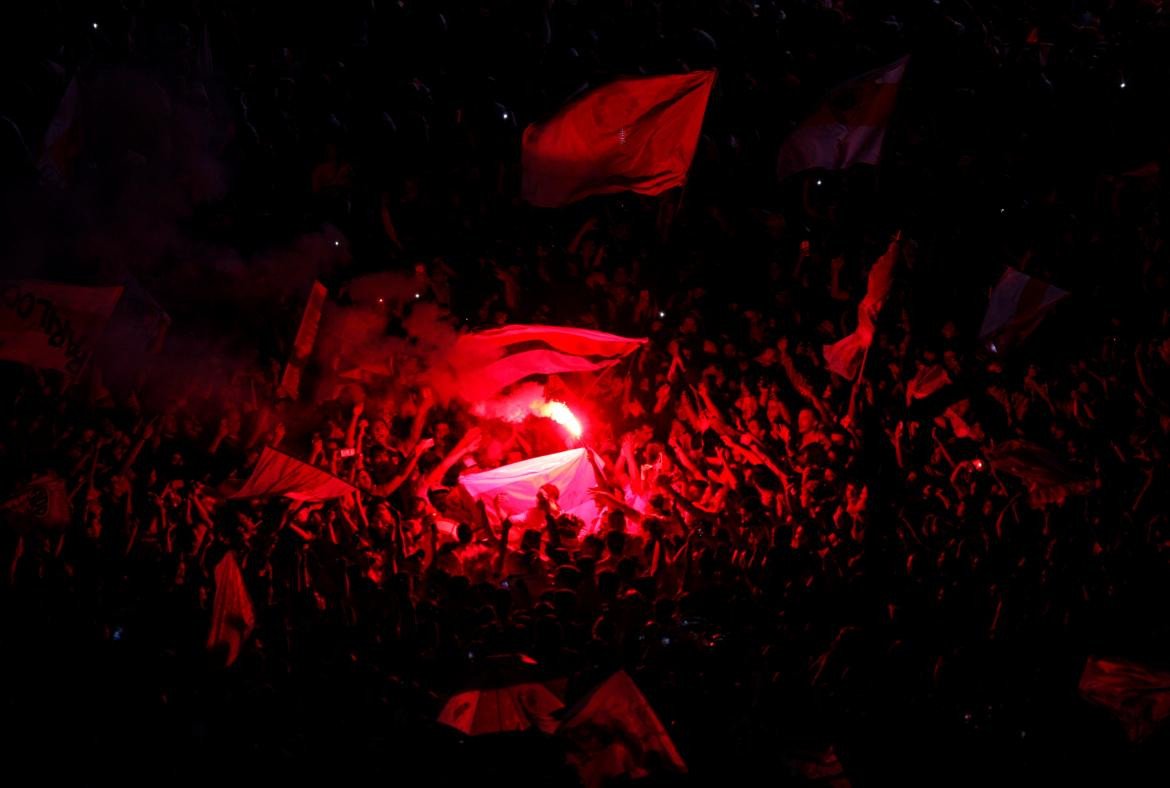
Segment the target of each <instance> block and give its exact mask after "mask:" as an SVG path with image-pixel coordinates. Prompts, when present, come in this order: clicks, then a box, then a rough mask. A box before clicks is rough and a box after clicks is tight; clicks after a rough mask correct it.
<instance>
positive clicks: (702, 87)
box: [521, 71, 715, 208]
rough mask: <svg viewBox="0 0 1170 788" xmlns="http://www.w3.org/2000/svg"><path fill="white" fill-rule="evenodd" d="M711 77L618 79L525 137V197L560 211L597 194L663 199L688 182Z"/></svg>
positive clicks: (704, 73) (531, 128) (702, 73)
mask: <svg viewBox="0 0 1170 788" xmlns="http://www.w3.org/2000/svg"><path fill="white" fill-rule="evenodd" d="M714 83H715V72H714V71H694V72H692V73H690V74H678V75H673V76H665V77H637V78H631V79H619V80H616V81H614V82H611V83H609V84H608V85H603V86H602V87H599V88H597V89H596V90H592V91H590V92H588V93H586V94H585V95H584V96H582V97H581V98H580V99H578V100H576V101H574V102H573V103H571V104H570V105H569V106H567V107H566V108H564V109H563V110H561V111H560V112H559V113H557V114H556V115H555V116H553V117H552V118H550V119H549V120H547V121H545V122H543V123H534V124H532V125H531V126H529V127H528V128H526V129H525V130H524V138H523V142H522V150H521V169H522V184H521V193H522V195H523V197H524V199H525V200H527V201H528V202H530V203H532V204H533V205H538V206H541V207H544V208H556V207H559V206H562V205H567V204H569V203H571V202H574V201H576V200H580V199H582V198H584V197H588V196H590V195H593V194H612V193H614V192H623V191H632V192H637V193H639V194H651V195H653V194H661V193H662V192H664V191H666V190H667V189H670V188H672V187H674V186H679V185H680V184H682V182H683V181H684V180H685V179H686V175H687V170H688V169H690V166H691V160H692V159H693V158H694V156H695V147H696V146H697V144H698V141H699V130H700V128H701V127H702V125H703V114H704V112H705V111H706V107H707V97H708V95H709V94H710V92H711V86H712V85H713V84H714Z"/></svg>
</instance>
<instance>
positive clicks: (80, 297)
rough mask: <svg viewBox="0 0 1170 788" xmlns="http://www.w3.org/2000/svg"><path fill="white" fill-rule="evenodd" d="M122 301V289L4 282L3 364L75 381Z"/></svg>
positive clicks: (0, 302) (0, 304)
mask: <svg viewBox="0 0 1170 788" xmlns="http://www.w3.org/2000/svg"><path fill="white" fill-rule="evenodd" d="M121 295H122V288H121V287H83V286H81V285H64V284H60V283H58V282H42V281H37V280H33V279H22V280H16V281H13V280H9V281H6V282H0V359H5V360H8V361H19V362H20V363H22V364H28V365H30V366H33V367H45V368H48V369H59V370H62V371H64V372H68V373H69V374H71V375H76V374H77V373H79V372H81V369H82V367H84V366H85V362H86V360H87V359H88V358H89V356H90V353H91V352H92V350H93V346H94V341H95V340H96V338H97V335H98V334H99V333H100V332H101V330H102V328H103V327H104V326H105V324H106V321H107V320H109V319H110V315H111V314H112V313H113V311H114V307H115V306H116V305H117V303H118V299H119V298H120V297H121Z"/></svg>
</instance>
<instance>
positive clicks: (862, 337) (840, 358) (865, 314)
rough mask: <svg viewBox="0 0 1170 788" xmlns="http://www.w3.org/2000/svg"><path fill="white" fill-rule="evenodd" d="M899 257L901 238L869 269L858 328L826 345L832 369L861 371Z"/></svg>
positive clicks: (851, 373)
mask: <svg viewBox="0 0 1170 788" xmlns="http://www.w3.org/2000/svg"><path fill="white" fill-rule="evenodd" d="M897 261H898V241H897V240H894V241H890V245H889V246H888V247H887V248H886V252H885V254H883V255H882V256H881V257H879V258H878V259H877V262H876V263H874V264H873V267H872V268H870V269H869V282H868V284H867V286H866V291H865V297H864V298H863V299H861V303H860V304H859V305H858V307H857V330H855V331H854V332H853V333H852V334H849V335H848V336H845V337H843V338H841V339H839V340H837V341H836V342H834V343H833V344H831V345H825V349H824V352H825V363H826V364H827V365H828V367H829V369H830V370H832V371H833V372H836V373H837V374H838V375H840V376H842V377H846V378H855V377H857V375H858V373H859V372H860V371H861V361H862V359H863V358H864V357H865V351H866V350H867V349H868V348H869V346H870V345H871V344H872V343H873V334H874V330H875V328H876V327H877V318H878V313H879V312H880V311H881V308H882V304H884V303H885V301H886V298H887V297H888V296H889V294H890V288H891V287H892V286H893V284H894V264H895V263H896V262H897Z"/></svg>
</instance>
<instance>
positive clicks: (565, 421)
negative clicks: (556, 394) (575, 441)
mask: <svg viewBox="0 0 1170 788" xmlns="http://www.w3.org/2000/svg"><path fill="white" fill-rule="evenodd" d="M536 413H537V414H538V415H540V416H544V417H545V418H548V419H552V420H553V421H555V422H556V423H557V424H560V425H561V426H562V427H564V428H565V429H567V430H568V431H569V434H570V435H572V436H573V437H574V438H580V437H581V432H582V430H581V422H580V421H578V420H577V417H576V416H574V415H573V411H571V410H569V406H568V405H566V404H565V403H563V402H556V401H555V400H554V401H549V402H545V403H544V404H542V405H539V406H538V407H537V408H536Z"/></svg>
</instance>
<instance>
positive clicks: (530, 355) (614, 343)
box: [455, 325, 649, 396]
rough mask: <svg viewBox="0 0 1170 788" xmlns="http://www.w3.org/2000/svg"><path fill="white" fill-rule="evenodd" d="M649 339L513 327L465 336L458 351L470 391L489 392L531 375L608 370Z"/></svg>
mask: <svg viewBox="0 0 1170 788" xmlns="http://www.w3.org/2000/svg"><path fill="white" fill-rule="evenodd" d="M648 341H649V340H647V339H629V338H627V337H619V336H616V335H614V334H606V333H604V332H602V331H593V330H590V329H587V328H569V327H566V326H540V325H512V326H504V327H503V328H496V329H490V330H488V331H478V332H475V333H473V334H466V335H464V336H462V337H460V338H459V341H458V342H457V343H456V348H455V350H456V354H457V356H458V357H459V358H460V359H461V360H462V362H461V364H460V366H461V367H463V368H464V369H466V370H467V373H468V374H467V375H465V376H461V378H462V381H463V384H464V385H465V386H466V390H468V391H471V392H475V394H474V395H473V396H490V395H491V394H493V393H495V392H498V391H500V390H501V389H503V388H504V387H506V386H510V385H511V384H513V383H516V382H518V381H520V380H523V379H524V378H527V377H530V376H533V375H555V374H558V373H563V372H589V371H592V370H597V369H604V368H605V367H608V366H611V365H613V364H616V363H617V362H618V361H620V360H621V359H622V358H624V357H625V356H627V355H629V354H630V353H633V352H634V351H635V350H637V349H638V348H640V347H641V346H642V345H644V344H646V343H647V342H648ZM485 392H486V394H485Z"/></svg>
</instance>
